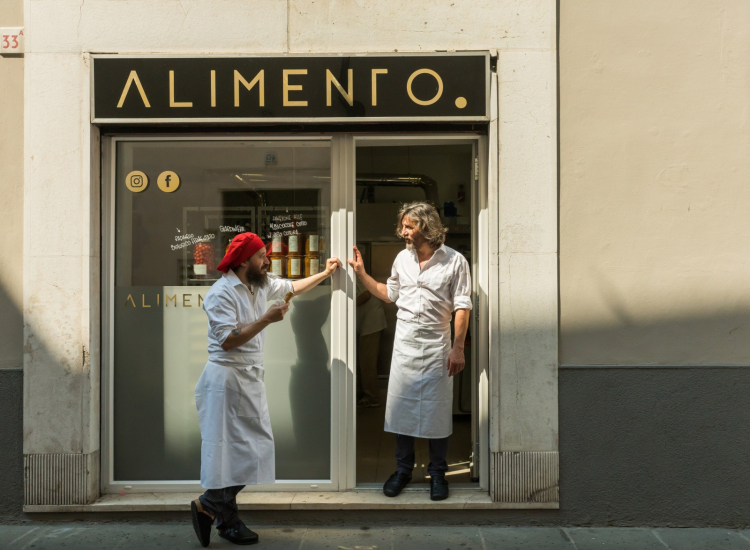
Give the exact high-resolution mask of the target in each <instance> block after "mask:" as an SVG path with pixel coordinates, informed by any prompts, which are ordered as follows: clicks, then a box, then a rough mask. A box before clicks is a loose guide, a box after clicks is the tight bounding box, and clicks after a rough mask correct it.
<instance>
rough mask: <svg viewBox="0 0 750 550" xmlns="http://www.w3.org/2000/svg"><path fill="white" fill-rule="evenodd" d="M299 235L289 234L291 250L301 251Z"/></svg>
mask: <svg viewBox="0 0 750 550" xmlns="http://www.w3.org/2000/svg"><path fill="white" fill-rule="evenodd" d="M298 243H299V239H298V235H289V252H299V244H298Z"/></svg>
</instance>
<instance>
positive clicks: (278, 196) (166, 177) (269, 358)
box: [103, 138, 346, 492]
mask: <svg viewBox="0 0 750 550" xmlns="http://www.w3.org/2000/svg"><path fill="white" fill-rule="evenodd" d="M109 146H110V147H111V152H110V155H109V157H108V158H110V159H112V161H111V166H110V169H111V176H112V185H111V187H110V188H109V189H108V191H109V193H108V197H107V199H108V201H109V208H105V209H104V210H105V211H106V212H107V218H108V219H107V220H105V222H107V223H105V227H108V228H109V235H108V239H107V244H108V255H107V256H108V257H109V259H110V262H109V264H108V265H107V269H106V273H105V286H106V285H108V287H109V294H110V300H109V301H108V304H107V308H106V311H105V320H106V321H108V327H109V331H108V332H109V334H108V338H105V340H106V348H107V349H106V354H105V359H107V361H106V363H107V365H106V368H105V392H103V395H104V406H105V414H104V418H105V423H104V424H105V426H104V427H105V429H104V447H105V452H104V453H103V456H104V468H103V474H104V476H103V480H104V481H103V485H104V489H105V491H104V492H115V491H123V490H125V491H127V490H133V491H137V490H143V491H148V490H197V489H198V488H199V482H198V481H197V480H198V479H199V477H200V448H201V438H200V431H199V428H198V418H197V411H196V407H195V400H194V389H195V384H196V382H197V380H198V377H199V376H200V374H201V372H202V370H203V367H204V365H205V364H206V360H207V351H206V346H207V318H206V315H205V312H204V311H203V310H202V307H201V306H202V302H203V298H204V297H205V295H206V292H207V291H208V290H209V288H210V286H211V285H212V284H213V283H214V282H215V281H216V280H217V279H218V278H219V277H220V276H221V273H220V272H218V271H217V270H216V266H217V265H218V263H219V262H220V260H221V258H222V257H223V255H224V252H225V250H226V248H227V246H228V244H229V242H230V241H231V239H232V238H233V237H234V236H235V235H236V234H237V233H239V232H244V231H252V232H254V233H257V234H258V235H260V236H261V238H262V239H263V240H264V241H265V242H268V243H269V251H268V254H269V257H270V260H271V266H272V267H271V269H272V272H273V273H275V274H277V275H279V276H281V277H284V278H290V279H296V278H301V277H305V276H306V275H310V274H314V273H316V272H317V271H318V270H320V269H321V265H323V266H324V265H325V258H327V257H329V256H330V251H331V246H332V245H334V246H338V243H337V242H336V241H337V239H338V236H337V235H335V234H332V224H333V223H335V216H336V214H335V213H333V214H332V212H333V208H332V206H334V205H333V204H332V193H331V186H332V170H331V159H332V149H331V140H330V139H310V140H294V141H288V140H267V139H264V140H253V139H237V140H228V139H155V138H143V139H138V138H122V139H112V140H110V143H109ZM332 241H333V242H332ZM339 277H345V274H343V275H342V274H339V276H337V277H333V278H332V279H328V280H327V281H326V282H324V283H323V284H321V285H320V286H318V287H316V288H315V289H313V290H312V291H310V292H308V293H306V294H304V295H301V296H299V297H296V298H295V299H294V300H293V302H292V306H291V308H290V313H289V314H288V315H287V316H286V318H285V319H284V321H283V322H280V323H275V324H273V325H271V326H270V327H269V328H268V329H267V330H266V337H265V359H264V368H265V383H266V388H267V395H268V408H269V414H270V417H271V423H272V427H273V433H274V439H275V447H276V473H277V479H278V482H277V484H275V485H273V486H268V487H264V486H258V487H253V488H250V489H251V490H274V491H278V490H285V489H289V490H292V489H293V490H304V489H317V490H321V489H328V490H331V489H335V488H337V484H338V482H337V475H338V469H337V467H336V465H337V463H338V457H337V453H338V434H337V433H335V432H334V431H333V430H332V426H334V425H337V422H336V416H337V415H338V412H337V411H338V407H337V406H336V405H335V404H334V403H333V400H332V389H334V388H337V387H338V386H337V383H336V381H335V378H336V377H335V376H332V368H338V367H334V365H339V364H340V363H341V362H340V361H337V360H336V359H337V358H336V357H335V356H334V354H335V353H336V350H335V349H333V348H332V345H331V342H332V331H333V322H334V319H335V318H336V316H337V315H338V313H337V312H336V311H334V309H333V307H334V306H333V303H334V302H336V303H337V304H344V302H343V301H341V300H334V299H333V294H334V292H335V291H336V290H337V289H338V286H339V285H340V281H341V279H339ZM345 314H346V312H345V311H344V315H345ZM344 326H345V323H344Z"/></svg>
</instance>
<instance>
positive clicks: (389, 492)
mask: <svg viewBox="0 0 750 550" xmlns="http://www.w3.org/2000/svg"><path fill="white" fill-rule="evenodd" d="M410 481H411V474H405V473H403V472H396V473H395V474H393V475H392V476H391V477H389V478H388V481H386V482H385V485H383V493H385V496H387V497H395V496H398V494H399V493H400V492H401V490H402V489H403V488H404V487H406V484H407V483H409V482H410Z"/></svg>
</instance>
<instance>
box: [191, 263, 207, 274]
mask: <svg viewBox="0 0 750 550" xmlns="http://www.w3.org/2000/svg"><path fill="white" fill-rule="evenodd" d="M193 271H194V272H195V274H196V275H205V274H206V264H194V265H193Z"/></svg>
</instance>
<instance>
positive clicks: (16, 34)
mask: <svg viewBox="0 0 750 550" xmlns="http://www.w3.org/2000/svg"><path fill="white" fill-rule="evenodd" d="M14 53H23V28H22V27H0V54H14Z"/></svg>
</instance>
